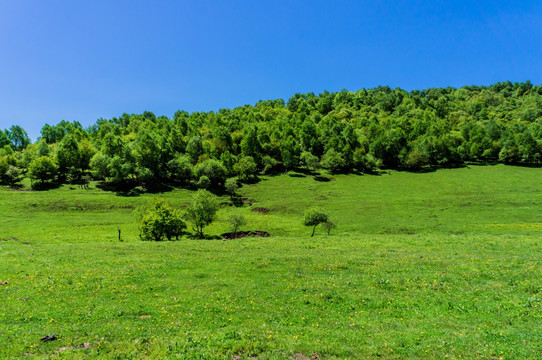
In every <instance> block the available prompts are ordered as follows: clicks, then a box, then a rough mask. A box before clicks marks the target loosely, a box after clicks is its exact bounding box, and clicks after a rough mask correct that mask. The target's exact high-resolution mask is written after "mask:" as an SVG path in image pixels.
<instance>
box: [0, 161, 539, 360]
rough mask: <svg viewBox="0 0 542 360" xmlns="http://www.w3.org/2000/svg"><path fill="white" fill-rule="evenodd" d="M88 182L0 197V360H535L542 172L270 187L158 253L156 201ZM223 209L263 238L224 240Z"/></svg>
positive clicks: (491, 170)
mask: <svg viewBox="0 0 542 360" xmlns="http://www.w3.org/2000/svg"><path fill="white" fill-rule="evenodd" d="M27 185H28V184H27ZM97 185H98V184H95V183H93V184H92V185H91V187H90V189H89V190H85V189H81V188H79V187H78V186H70V185H65V186H62V187H61V188H58V189H53V190H49V191H27V190H25V189H19V190H12V189H9V188H0V214H1V217H0V239H1V241H0V304H1V305H0V359H12V358H13V359H19V358H21V359H27V358H28V359H32V358H40V359H42V358H54V359H81V358H100V359H211V358H218V359H248V358H258V359H349V358H353V359H412V358H437V359H501V358H502V359H540V358H542V264H541V260H542V247H541V245H542V244H541V235H542V213H541V211H540V210H541V209H542V171H541V170H540V169H536V168H526V167H512V166H504V165H497V166H470V167H465V168H460V169H443V170H438V171H436V172H429V173H408V172H397V171H392V172H389V173H383V174H381V175H378V176H377V175H326V176H325V177H316V178H315V177H314V176H310V175H306V174H298V173H290V174H288V175H280V176H272V177H262V179H261V181H260V182H258V183H256V184H251V185H244V186H243V187H242V188H240V189H239V193H240V194H242V196H243V197H245V198H246V202H247V204H245V206H242V207H235V206H231V204H230V201H229V197H228V196H222V197H221V202H222V203H223V204H222V207H221V210H220V211H219V213H218V218H217V221H216V222H215V223H213V224H212V225H211V226H209V227H208V228H206V229H205V232H206V234H208V235H210V236H211V237H216V239H208V240H197V239H192V238H187V237H185V238H183V239H182V240H180V241H172V242H158V243H155V242H142V241H140V240H139V238H138V233H139V232H138V228H137V224H136V220H135V217H134V215H133V210H134V209H135V208H136V207H137V206H139V205H141V204H144V203H145V202H147V201H149V200H150V199H152V198H153V197H154V196H156V195H153V194H142V195H141V196H135V197H127V196H120V195H118V194H115V193H114V192H110V191H103V190H101V189H100V188H99V187H97ZM192 195H193V192H192V191H189V190H184V189H173V190H172V191H168V192H165V193H163V194H159V196H161V197H164V198H165V199H167V200H168V201H170V202H171V203H172V204H174V205H176V206H178V207H179V208H184V207H186V206H187V204H188V202H189V201H190V198H191V197H192ZM249 204H252V205H249ZM309 206H321V207H323V208H324V209H326V210H327V211H328V213H329V214H330V215H331V217H332V218H333V220H335V222H336V223H337V224H338V228H337V229H334V230H332V232H331V235H329V236H328V235H327V234H326V231H325V230H324V228H323V227H322V228H320V227H319V228H317V230H316V235H315V237H314V238H311V237H310V233H311V229H310V228H309V227H305V226H303V225H302V223H301V221H302V218H303V212H304V210H305V209H306V208H307V207H309ZM254 207H263V208H266V209H268V210H269V212H268V213H265V214H264V213H261V212H255V211H251V209H252V208H254ZM232 212H238V213H241V214H243V215H244V216H245V217H246V219H247V225H246V226H245V227H244V228H243V230H264V231H267V232H269V233H270V234H271V237H269V238H243V239H238V240H231V241H222V240H221V238H220V237H219V234H221V233H223V232H227V231H230V229H229V228H228V225H227V222H226V219H227V217H228V215H229V214H230V213H232ZM118 229H120V230H121V239H122V241H119V240H118ZM50 334H56V336H57V337H58V339H57V340H55V341H50V342H41V341H40V338H41V337H43V336H46V335H50Z"/></svg>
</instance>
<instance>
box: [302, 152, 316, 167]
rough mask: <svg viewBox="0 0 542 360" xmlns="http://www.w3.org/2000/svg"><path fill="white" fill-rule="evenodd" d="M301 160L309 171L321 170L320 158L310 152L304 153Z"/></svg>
mask: <svg viewBox="0 0 542 360" xmlns="http://www.w3.org/2000/svg"><path fill="white" fill-rule="evenodd" d="M299 159H300V163H301V165H302V166H303V167H305V168H307V169H309V170H313V171H314V170H317V169H319V168H320V160H318V156H315V155H313V154H311V153H310V152H308V151H303V152H302V153H301V156H300V158H299Z"/></svg>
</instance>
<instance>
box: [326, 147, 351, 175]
mask: <svg viewBox="0 0 542 360" xmlns="http://www.w3.org/2000/svg"><path fill="white" fill-rule="evenodd" d="M321 164H322V167H323V168H324V169H328V170H329V171H331V172H338V171H341V170H344V168H345V166H346V163H345V161H344V158H343V157H342V156H341V154H340V153H339V152H337V151H335V149H333V148H331V149H329V150H328V151H326V153H325V154H324V155H323V156H322V163H321Z"/></svg>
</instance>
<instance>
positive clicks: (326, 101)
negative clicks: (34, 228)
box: [0, 81, 542, 188]
mask: <svg viewBox="0 0 542 360" xmlns="http://www.w3.org/2000/svg"><path fill="white" fill-rule="evenodd" d="M472 162H474V163H497V162H499V163H504V164H516V165H524V166H540V165H541V164H542V86H540V85H539V86H535V85H533V84H532V83H531V82H529V81H527V82H524V83H512V82H500V83H496V84H493V85H491V86H464V87H462V88H459V89H456V88H451V87H448V88H431V89H427V90H413V91H410V92H408V91H405V90H402V89H399V88H397V89H391V88H390V87H387V86H384V87H382V86H380V87H377V88H374V89H362V90H359V91H347V90H342V91H340V92H327V91H325V92H323V93H321V94H319V95H315V94H313V93H308V94H295V95H294V96H292V97H291V98H290V99H289V100H288V101H287V102H285V101H284V100H282V99H278V100H265V101H259V102H258V103H257V104H256V105H254V106H251V105H245V106H240V107H237V108H234V109H221V110H219V111H218V112H213V111H210V112H193V113H188V112H186V111H181V110H180V111H177V112H176V113H175V114H174V116H173V118H168V117H166V116H158V117H157V116H156V115H155V114H153V113H152V112H148V111H146V112H144V113H143V114H131V115H129V114H126V113H125V114H123V115H121V116H120V117H118V118H117V117H114V118H112V119H98V120H97V121H96V123H95V124H93V125H92V126H90V127H88V128H84V127H83V126H82V125H81V124H80V123H79V122H77V121H73V122H68V121H65V120H63V121H60V122H59V123H58V124H56V125H48V124H45V125H44V126H43V127H42V129H41V136H40V137H39V138H38V140H37V141H36V142H35V143H32V142H31V140H30V139H29V137H28V135H27V133H26V131H25V130H24V129H23V128H21V127H20V126H18V125H14V126H11V127H10V128H9V129H6V130H0V181H1V182H2V183H4V184H8V185H16V184H17V183H18V182H20V181H21V179H22V178H23V177H25V176H27V177H29V178H30V179H31V180H32V183H33V186H34V187H36V188H38V187H40V186H46V185H47V184H51V183H56V184H61V183H85V182H88V181H90V180H91V179H95V180H102V181H104V182H106V183H109V184H112V185H130V184H132V185H141V186H143V188H147V187H149V186H151V184H156V183H165V182H167V183H175V184H178V185H182V184H193V185H197V186H198V187H200V188H220V187H223V186H224V184H225V181H226V179H227V178H228V177H233V176H236V177H238V178H239V179H240V180H242V181H250V180H253V179H256V178H257V176H258V175H259V174H270V173H274V172H284V171H289V170H301V171H303V170H308V171H312V170H316V169H320V168H323V169H326V170H328V171H330V172H333V173H338V172H342V173H347V172H357V173H371V172H375V171H378V169H401V170H408V171H422V170H430V169H435V168H438V167H456V166H461V165H463V164H465V163H472Z"/></svg>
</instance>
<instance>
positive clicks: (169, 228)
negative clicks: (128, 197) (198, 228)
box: [119, 199, 186, 241]
mask: <svg viewBox="0 0 542 360" xmlns="http://www.w3.org/2000/svg"><path fill="white" fill-rule="evenodd" d="M136 213H137V214H138V216H139V236H140V237H141V240H149V241H153V240H154V241H161V240H163V239H164V238H166V239H167V240H171V239H172V238H173V237H174V238H175V239H177V240H179V237H180V236H181V235H182V234H183V230H184V229H186V223H185V222H184V220H183V219H182V216H181V212H180V211H179V210H177V209H175V208H173V207H172V206H171V205H169V204H168V203H167V202H166V201H164V200H162V199H156V200H155V201H154V203H153V204H152V205H151V206H147V207H143V208H139V209H138V210H136ZM119 231H120V230H119ZM119 238H120V232H119Z"/></svg>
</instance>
